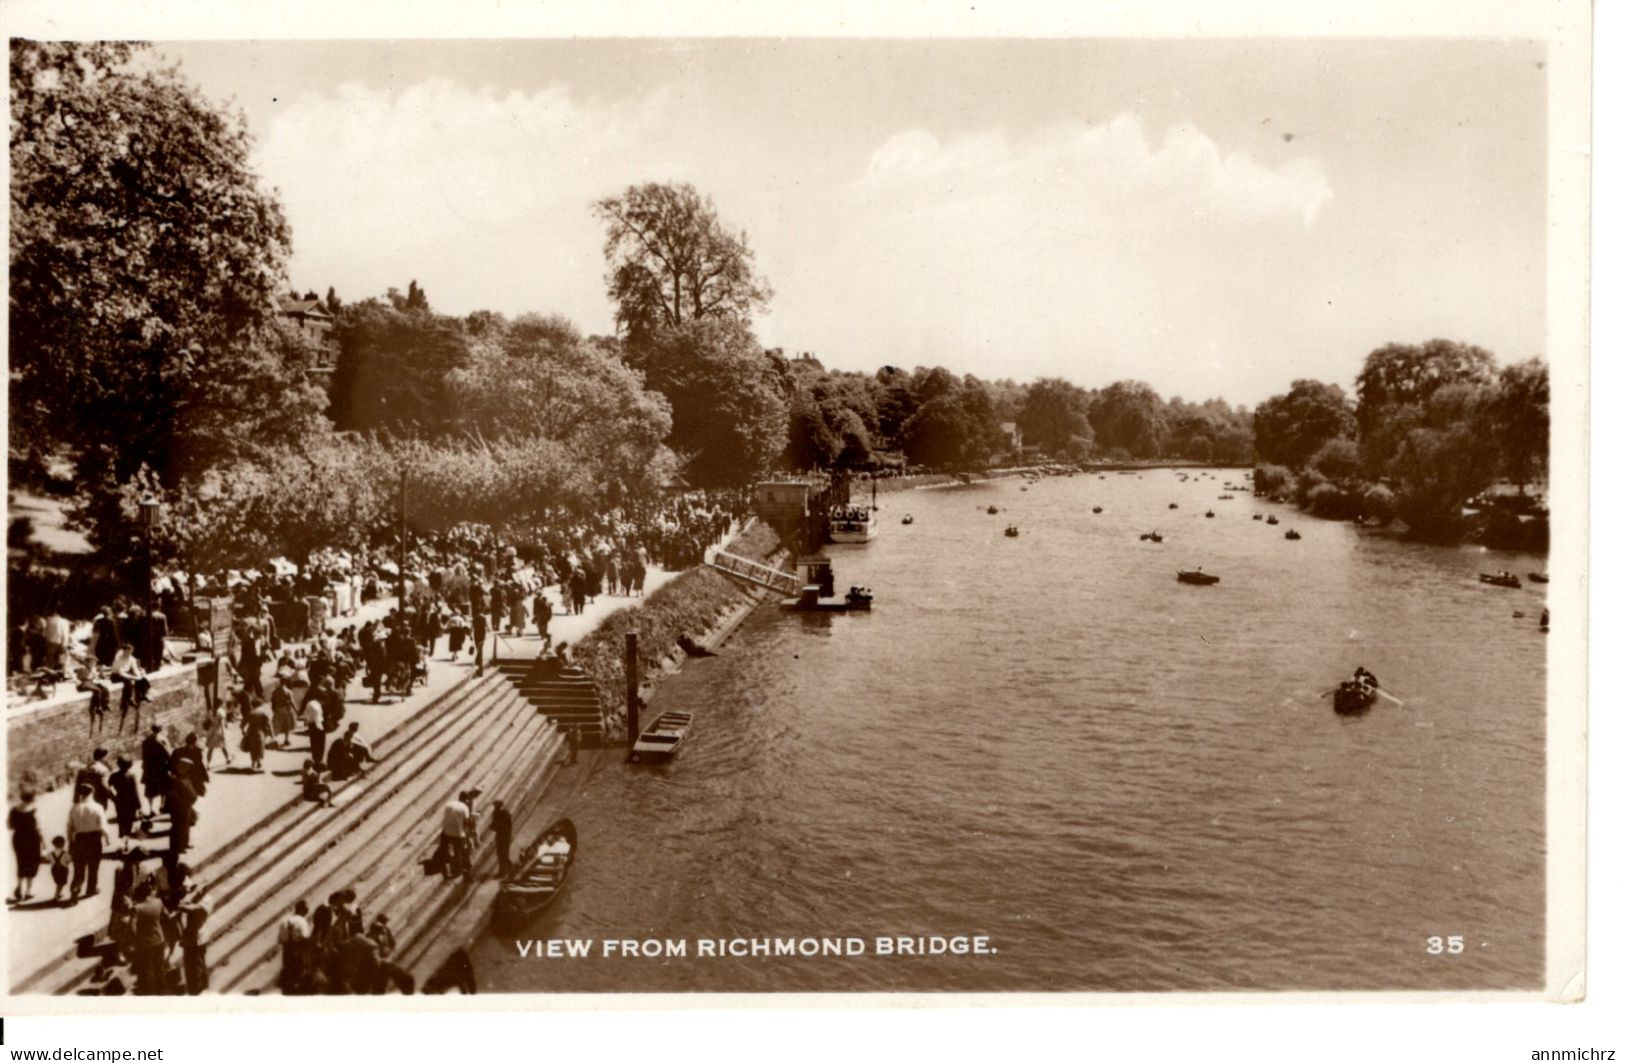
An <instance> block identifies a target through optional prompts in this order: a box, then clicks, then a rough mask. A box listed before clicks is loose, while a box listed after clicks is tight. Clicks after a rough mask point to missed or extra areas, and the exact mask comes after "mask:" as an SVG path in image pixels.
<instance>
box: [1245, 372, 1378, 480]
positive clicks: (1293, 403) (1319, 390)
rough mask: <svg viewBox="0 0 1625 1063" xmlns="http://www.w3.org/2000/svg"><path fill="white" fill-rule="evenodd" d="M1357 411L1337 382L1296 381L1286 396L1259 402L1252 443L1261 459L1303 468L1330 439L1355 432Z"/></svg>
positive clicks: (1349, 435)
mask: <svg viewBox="0 0 1625 1063" xmlns="http://www.w3.org/2000/svg"><path fill="white" fill-rule="evenodd" d="M1354 424H1355V422H1354V411H1353V410H1352V409H1351V408H1350V407H1349V400H1348V396H1347V395H1345V394H1344V393H1343V389H1342V388H1340V387H1338V386H1337V385H1336V384H1323V383H1321V382H1320V381H1318V380H1294V381H1293V382H1292V387H1291V388H1290V389H1288V391H1287V393H1286V394H1285V395H1277V396H1275V397H1274V398H1272V399H1266V400H1265V401H1263V402H1261V403H1259V404H1258V409H1257V411H1256V412H1255V413H1254V414H1253V442H1254V449H1255V450H1256V451H1257V453H1258V460H1259V461H1265V462H1275V463H1279V464H1281V465H1285V466H1286V467H1288V468H1290V469H1301V468H1303V467H1304V466H1305V465H1306V464H1308V462H1309V460H1310V459H1311V458H1313V457H1314V456H1315V454H1317V453H1318V452H1319V451H1320V449H1321V448H1322V447H1323V446H1325V445H1326V444H1327V443H1328V442H1330V441H1331V440H1334V439H1339V438H1343V437H1352V436H1353V434H1354Z"/></svg>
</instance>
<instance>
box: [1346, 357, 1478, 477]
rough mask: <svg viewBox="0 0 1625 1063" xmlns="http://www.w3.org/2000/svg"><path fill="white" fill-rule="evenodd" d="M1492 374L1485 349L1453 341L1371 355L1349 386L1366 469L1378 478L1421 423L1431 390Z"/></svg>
mask: <svg viewBox="0 0 1625 1063" xmlns="http://www.w3.org/2000/svg"><path fill="white" fill-rule="evenodd" d="M1494 374H1495V358H1494V357H1493V356H1492V355H1491V354H1490V352H1489V351H1486V350H1484V349H1483V348H1482V347H1475V346H1473V345H1471V344H1466V343H1458V342H1456V341H1454V340H1437V339H1436V340H1429V341H1428V342H1426V343H1424V344H1422V345H1421V346H1417V345H1415V344H1404V343H1390V344H1388V345H1386V346H1383V347H1379V348H1377V349H1376V350H1374V351H1372V352H1371V353H1370V354H1369V355H1367V356H1366V360H1365V367H1364V368H1363V369H1362V370H1361V371H1360V376H1359V378H1358V380H1357V381H1356V382H1355V384H1356V391H1357V393H1358V395H1359V404H1358V406H1356V408H1355V411H1354V416H1355V420H1356V422H1357V423H1358V424H1359V428H1360V456H1361V460H1362V461H1364V463H1365V466H1366V469H1367V471H1368V472H1369V473H1371V474H1372V475H1381V471H1382V469H1383V468H1384V466H1386V465H1387V463H1388V462H1389V461H1390V460H1391V459H1392V458H1393V457H1394V455H1395V453H1396V452H1397V451H1398V450H1399V448H1400V447H1401V446H1402V445H1403V444H1404V441H1405V437H1406V434H1407V433H1408V432H1409V431H1410V430H1411V429H1412V428H1415V427H1417V426H1418V425H1419V424H1421V422H1422V420H1423V419H1424V417H1425V415H1426V409H1427V405H1428V400H1429V399H1431V398H1432V396H1433V393H1434V392H1436V391H1438V390H1439V389H1440V388H1442V387H1446V386H1449V385H1452V384H1473V385H1487V384H1489V383H1490V381H1491V380H1493V379H1494Z"/></svg>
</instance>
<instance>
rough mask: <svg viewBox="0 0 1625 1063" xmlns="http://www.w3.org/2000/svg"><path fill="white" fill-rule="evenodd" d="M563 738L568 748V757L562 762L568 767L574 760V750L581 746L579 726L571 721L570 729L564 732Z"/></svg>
mask: <svg viewBox="0 0 1625 1063" xmlns="http://www.w3.org/2000/svg"><path fill="white" fill-rule="evenodd" d="M564 740H565V742H566V743H567V744H568V746H569V748H570V759H569V760H567V761H565V762H564V763H565V766H567V767H568V766H569V765H571V764H574V763H575V762H576V751H577V750H579V749H580V748H581V726H580V725H579V724H574V723H572V724H571V725H570V729H569V730H568V731H566V732H564Z"/></svg>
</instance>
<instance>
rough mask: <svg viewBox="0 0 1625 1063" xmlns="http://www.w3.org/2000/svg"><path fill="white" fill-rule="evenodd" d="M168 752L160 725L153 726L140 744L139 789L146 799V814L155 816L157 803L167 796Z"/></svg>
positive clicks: (168, 775) (164, 799)
mask: <svg viewBox="0 0 1625 1063" xmlns="http://www.w3.org/2000/svg"><path fill="white" fill-rule="evenodd" d="M169 778H170V752H169V743H168V742H165V741H164V728H163V725H162V724H157V723H155V724H153V725H152V727H151V728H149V729H148V732H147V737H146V738H144V739H143V740H142V742H141V789H142V791H143V792H144V793H145V794H146V798H147V813H148V814H149V815H157V813H158V811H159V809H158V802H159V801H165V802H167V799H168V795H169Z"/></svg>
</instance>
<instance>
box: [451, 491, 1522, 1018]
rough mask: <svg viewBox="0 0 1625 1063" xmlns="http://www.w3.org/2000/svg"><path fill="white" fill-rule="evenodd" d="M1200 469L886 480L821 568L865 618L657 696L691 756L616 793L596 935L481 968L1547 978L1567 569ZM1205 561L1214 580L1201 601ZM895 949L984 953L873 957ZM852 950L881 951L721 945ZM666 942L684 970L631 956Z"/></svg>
mask: <svg viewBox="0 0 1625 1063" xmlns="http://www.w3.org/2000/svg"><path fill="white" fill-rule="evenodd" d="M1189 475H1190V476H1191V479H1190V480H1189V481H1186V482H1181V480H1180V479H1179V477H1178V473H1176V472H1175V471H1172V470H1149V471H1145V472H1143V473H1136V474H1128V475H1123V474H1116V475H1107V476H1105V477H1098V476H1096V475H1092V474H1091V475H1082V474H1080V475H1078V476H1075V477H1069V478H1068V477H1062V478H1050V479H1045V480H1042V481H1040V482H1037V483H1035V484H1032V485H1031V486H1030V487H1025V486H1024V484H1023V483H1022V481H1019V480H1014V479H1010V480H1001V481H994V482H989V483H983V484H975V485H969V486H964V487H953V488H947V489H935V490H919V491H912V492H903V493H898V494H894V495H884V496H882V497H881V505H882V507H883V508H882V510H881V517H882V521H881V525H882V527H881V534H880V535H879V537H878V538H877V539H876V540H875V541H874V542H871V543H869V544H867V545H862V546H833V547H830V548H829V550H828V553H829V554H830V556H831V557H832V558H833V560H834V562H835V569H836V578H837V582H838V585H839V586H840V587H843V588H844V587H845V586H846V585H848V584H851V583H861V584H867V585H869V586H871V587H873V588H874V591H875V595H876V604H875V608H874V611H873V613H871V614H868V615H863V614H851V615H835V616H803V615H797V614H788V613H782V612H780V611H779V610H777V609H776V608H773V607H771V606H769V607H764V608H762V609H759V610H757V611H756V612H755V613H754V614H753V615H752V616H751V617H750V618H749V619H747V620H746V622H745V623H744V625H743V626H742V627H741V628H740V630H739V631H738V632H737V633H736V634H735V635H734V636H733V638H732V639H731V640H730V641H729V642H728V643H726V644H725V646H724V648H723V652H722V653H721V655H719V656H718V657H715V658H712V659H706V660H699V661H694V662H691V663H690V664H689V665H688V666H687V667H686V668H685V669H684V670H683V671H682V672H681V673H680V674H679V675H677V676H675V677H673V678H671V679H669V680H667V681H666V682H664V683H663V684H662V685H661V686H660V687H659V689H658V691H657V694H656V696H655V698H654V704H653V709H654V710H657V711H658V710H664V709H682V710H687V711H691V712H694V713H695V714H696V715H697V720H696V724H695V728H694V731H693V733H692V736H691V738H690V741H689V743H688V744H687V746H686V747H685V749H684V750H683V752H682V754H681V756H680V757H679V758H678V759H677V760H676V762H675V763H673V764H671V765H669V766H661V767H650V766H642V767H632V766H628V765H625V764H623V763H621V761H620V760H619V759H618V758H607V759H606V760H605V762H604V763H602V764H601V765H600V766H599V767H598V768H597V769H596V770H595V772H594V773H593V775H592V776H591V777H590V778H589V779H587V781H586V782H585V783H584V785H583V786H582V787H581V789H580V791H579V793H578V794H577V796H576V797H575V799H574V800H572V802H571V806H570V807H569V808H568V809H567V811H568V813H569V814H570V815H571V816H572V818H573V819H574V821H575V823H576V825H577V827H578V829H579V831H580V834H581V838H582V851H581V857H580V859H579V861H578V862H577V866H576V868H575V869H574V872H573V873H572V876H571V880H570V882H569V884H568V887H567V889H566V891H565V894H564V895H563V896H562V897H561V898H560V900H559V901H558V902H557V903H556V904H555V905H554V906H553V907H552V908H551V909H549V910H548V911H547V912H546V913H545V914H544V915H543V916H542V917H540V918H539V919H538V921H537V923H536V924H535V925H534V926H533V927H532V928H531V933H532V934H533V935H534V937H535V938H538V939H550V938H551V939H566V938H575V939H587V938H590V939H593V941H594V942H595V945H594V946H593V948H594V955H593V956H592V957H591V958H586V959H545V960H538V959H534V958H522V957H520V956H519V954H518V951H517V949H516V947H515V943H514V942H513V941H511V940H507V939H497V938H494V937H488V938H487V939H485V940H484V941H482V942H481V943H480V945H479V947H478V948H477V949H476V955H475V960H476V967H477V969H478V971H479V977H480V980H481V983H482V987H483V988H484V989H486V990H496V991H506V992H522V991H550V992H560V991H588V990H595V991H596V990H637V991H651V992H652V991H685V990H707V991H764V990H796V991H857V992H868V991H888V990H890V991H903V990H922V991H930V990H956V991H976V990H1026V991H1046V990H1068V991H1111V990H1141V991H1161V990H1382V989H1503V988H1505V989H1511V988H1521V989H1532V988H1538V987H1539V986H1540V985H1541V983H1542V981H1543V977H1544V937H1545V888H1546V887H1545V819H1544V815H1545V811H1544V810H1545V734H1546V720H1545V672H1546V663H1545V662H1546V657H1545V654H1546V645H1545V637H1544V636H1543V635H1542V634H1541V633H1540V631H1539V629H1538V626H1537V625H1538V620H1537V618H1538V616H1539V614H1540V611H1541V607H1542V605H1543V597H1544V596H1543V594H1542V591H1543V588H1541V587H1539V586H1534V585H1531V584H1529V583H1527V582H1526V583H1525V586H1524V588H1523V589H1521V590H1508V589H1501V588H1496V587H1491V586H1487V585H1484V584H1481V583H1480V582H1478V580H1477V578H1476V577H1477V573H1478V572H1479V571H1481V570H1491V569H1499V568H1506V569H1510V570H1512V571H1514V572H1517V573H1519V574H1520V575H1523V574H1525V573H1527V572H1529V571H1534V570H1537V569H1543V568H1545V564H1546V562H1545V558H1544V557H1536V556H1530V555H1517V554H1508V553H1499V552H1486V551H1484V550H1482V549H1481V548H1477V547H1462V548H1445V547H1433V546H1424V545H1418V544H1414V543H1407V542H1402V541H1398V540H1396V539H1394V538H1391V537H1389V536H1386V535H1383V534H1380V533H1373V532H1369V531H1362V530H1360V529H1357V528H1355V527H1353V526H1351V525H1348V524H1340V523H1331V522H1325V521H1319V520H1315V519H1313V518H1310V517H1307V516H1305V515H1303V514H1300V513H1297V512H1296V511H1294V510H1292V509H1291V508H1290V507H1286V506H1280V505H1274V504H1271V503H1267V502H1263V501H1260V500H1256V499H1254V498H1253V497H1252V496H1251V495H1249V494H1246V493H1240V492H1238V493H1236V497H1235V498H1234V499H1233V500H1229V501H1220V500H1219V499H1218V497H1217V496H1218V495H1219V494H1220V493H1221V491H1222V488H1221V486H1220V485H1221V483H1222V482H1223V481H1224V480H1225V479H1226V478H1227V477H1235V478H1238V479H1239V477H1240V476H1241V473H1240V472H1235V473H1230V472H1227V471H1222V470H1221V471H1213V472H1211V473H1203V472H1202V471H1200V470H1190V471H1189ZM1170 502H1173V503H1177V504H1178V506H1179V508H1178V509H1177V510H1175V509H1170V508H1168V507H1169V503H1170ZM989 505H997V506H998V507H999V508H1000V509H1001V511H1002V512H1000V513H999V514H998V515H996V516H993V515H989V514H987V513H986V508H987V507H988V506H989ZM1094 506H1100V507H1102V510H1103V512H1101V513H1099V514H1095V513H1093V512H1091V510H1092V508H1093V507H1094ZM1208 509H1212V510H1213V511H1214V513H1215V516H1214V517H1213V518H1212V519H1208V518H1206V517H1204V515H1203V514H1204V511H1206V510H1208ZM1255 512H1259V513H1274V514H1276V515H1278V516H1279V517H1280V520H1281V524H1280V525H1279V526H1270V525H1268V524H1266V523H1265V522H1263V521H1255V520H1253V519H1251V516H1252V514H1253V513H1255ZM905 513H909V514H912V516H913V517H914V523H912V524H911V525H907V526H905V525H903V524H902V523H901V518H902V516H903V515H904V514H905ZM1010 523H1014V524H1016V525H1018V526H1019V528H1020V536H1019V537H1018V538H1008V537H1006V536H1005V535H1004V534H1003V532H1004V529H1005V527H1006V525H1007V524H1010ZM1289 527H1290V528H1296V529H1297V530H1298V531H1300V532H1301V533H1302V535H1303V538H1302V540H1301V541H1297V542H1291V541H1287V540H1285V539H1284V537H1283V533H1284V532H1285V531H1286V530H1287V529H1288V528H1289ZM1153 529H1155V530H1158V531H1160V532H1161V533H1162V534H1163V535H1164V536H1165V541H1164V542H1162V543H1161V544H1153V543H1149V542H1142V541H1141V540H1140V538H1139V535H1140V533H1142V532H1146V531H1150V530H1153ZM1186 565H1192V566H1194V565H1200V566H1202V567H1203V568H1204V569H1205V570H1206V571H1208V572H1211V573H1214V574H1217V575H1219V576H1220V577H1221V582H1220V583H1219V584H1217V585H1216V586H1211V587H1193V586H1187V585H1184V584H1180V583H1177V582H1176V581H1175V580H1174V573H1175V570H1176V569H1177V568H1179V567H1182V566H1186ZM1515 610H1517V611H1522V612H1523V613H1524V614H1526V615H1525V616H1524V617H1523V618H1515V617H1514V616H1513V613H1514V611H1515ZM1358 664H1363V665H1365V666H1366V667H1367V668H1369V669H1371V670H1372V671H1373V672H1375V673H1376V675H1377V676H1378V677H1379V678H1380V680H1381V682H1382V684H1383V688H1384V689H1385V690H1388V691H1391V692H1392V693H1394V694H1395V695H1396V696H1398V697H1399V698H1401V699H1403V702H1404V704H1403V706H1401V705H1396V704H1394V703H1392V702H1387V701H1379V702H1378V704H1377V705H1376V706H1375V707H1374V708H1373V709H1372V710H1371V711H1370V712H1369V713H1367V714H1365V715H1363V716H1349V717H1344V716H1338V715H1337V714H1335V713H1334V712H1333V711H1332V709H1331V706H1330V702H1329V700H1325V699H1322V698H1321V697H1320V696H1319V695H1320V693H1321V692H1322V691H1324V690H1326V689H1327V688H1329V687H1331V686H1333V685H1334V684H1335V683H1336V682H1337V681H1338V680H1339V679H1341V678H1344V677H1346V676H1347V675H1348V674H1349V673H1350V672H1351V671H1352V670H1353V668H1354V667H1355V666H1356V665H1358ZM532 827H534V825H532ZM527 833H528V832H527V831H521V832H520V836H521V837H525V836H527ZM902 935H940V936H943V937H952V936H955V935H965V936H967V937H968V936H983V937H985V938H986V939H987V948H988V950H989V951H988V952H986V953H985V954H983V955H951V954H950V955H943V956H883V955H877V954H876V948H877V943H876V941H875V939H876V938H878V937H882V936H902ZM849 936H850V937H856V938H859V939H862V940H863V941H864V942H865V951H864V954H863V955H861V956H855V955H842V956H817V957H799V956H798V957H748V956H747V957H743V958H732V959H726V958H710V957H704V956H700V955H698V954H697V951H698V942H699V940H700V939H702V938H710V939H719V938H720V939H730V938H747V939H749V938H757V937H768V938H781V937H793V938H797V939H800V938H807V937H817V938H826V937H827V938H836V937H839V938H843V939H844V938H846V937H849ZM1455 936H1459V938H1460V943H1459V945H1452V944H1451V943H1450V939H1451V938H1452V937H1455ZM645 938H654V939H658V940H662V941H664V940H668V939H669V940H672V941H674V942H677V941H682V942H686V947H687V949H688V954H687V956H683V957H677V956H672V955H665V956H661V957H658V958H654V957H650V958H638V959H624V958H618V957H610V958H605V957H603V956H602V955H601V949H602V944H601V943H602V942H603V941H604V940H605V939H639V940H641V939H645ZM1430 938H1436V939H1438V940H1437V941H1435V942H1431V943H1430V941H1429V939H1430Z"/></svg>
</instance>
